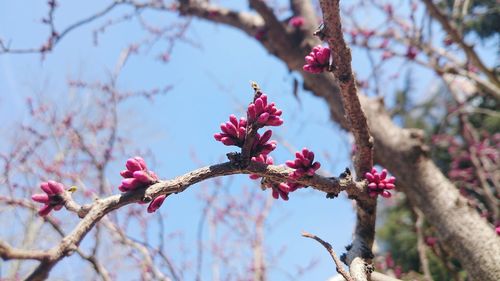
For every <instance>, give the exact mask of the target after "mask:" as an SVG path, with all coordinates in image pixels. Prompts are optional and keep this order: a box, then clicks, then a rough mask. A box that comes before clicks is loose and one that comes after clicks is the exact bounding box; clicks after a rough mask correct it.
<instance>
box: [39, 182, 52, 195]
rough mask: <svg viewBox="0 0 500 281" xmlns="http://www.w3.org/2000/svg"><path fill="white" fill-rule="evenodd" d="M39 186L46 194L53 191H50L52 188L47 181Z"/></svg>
mask: <svg viewBox="0 0 500 281" xmlns="http://www.w3.org/2000/svg"><path fill="white" fill-rule="evenodd" d="M40 188H41V189H42V190H43V191H44V192H45V193H47V194H48V195H53V194H54V192H52V188H50V187H49V183H48V182H42V183H41V184H40Z"/></svg>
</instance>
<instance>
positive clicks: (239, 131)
mask: <svg viewBox="0 0 500 281" xmlns="http://www.w3.org/2000/svg"><path fill="white" fill-rule="evenodd" d="M246 126H247V121H246V119H245V118H243V117H242V118H240V120H238V118H236V116H234V115H232V114H231V115H230V116H229V122H226V123H223V124H221V125H220V128H221V130H222V133H217V134H215V135H214V138H215V139H216V140H218V141H220V142H222V143H223V144H224V145H235V146H238V147H242V146H243V143H244V142H245V134H246Z"/></svg>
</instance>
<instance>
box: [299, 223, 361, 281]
mask: <svg viewBox="0 0 500 281" xmlns="http://www.w3.org/2000/svg"><path fill="white" fill-rule="evenodd" d="M302 236H304V237H307V238H311V239H314V240H316V241H318V242H319V243H320V244H321V245H322V246H323V247H325V249H326V250H327V251H328V253H330V256H331V257H332V259H333V262H335V266H336V267H337V272H338V273H340V274H341V275H342V276H343V277H344V279H345V280H347V281H354V279H352V277H351V275H349V273H347V271H345V270H344V267H343V265H342V262H341V261H340V259H339V258H338V257H337V255H336V254H335V251H334V250H333V247H332V245H330V243H328V242H325V241H324V240H323V239H321V238H319V237H318V236H316V235H313V234H311V233H308V232H302Z"/></svg>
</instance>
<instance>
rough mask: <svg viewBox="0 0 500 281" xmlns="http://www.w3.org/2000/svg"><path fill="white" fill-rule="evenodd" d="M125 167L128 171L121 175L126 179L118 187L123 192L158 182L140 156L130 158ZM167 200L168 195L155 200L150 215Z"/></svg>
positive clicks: (150, 205) (149, 208) (122, 172)
mask: <svg viewBox="0 0 500 281" xmlns="http://www.w3.org/2000/svg"><path fill="white" fill-rule="evenodd" d="M125 166H126V167H127V169H126V170H123V171H121V172H120V175H121V176H122V177H123V178H124V179H123V180H122V184H121V185H120V186H119V187H118V189H120V191H121V192H127V191H131V190H135V189H137V188H143V187H148V186H150V185H151V184H153V183H155V182H158V176H157V175H156V174H155V173H154V172H153V171H150V170H148V167H147V165H146V162H145V161H144V159H142V158H141V157H139V156H136V157H134V158H129V159H128V160H127V163H126V164H125ZM165 198H167V196H166V195H160V196H157V197H156V198H155V199H153V201H151V203H149V206H148V213H153V212H156V210H158V209H159V208H160V207H161V205H162V204H163V201H165Z"/></svg>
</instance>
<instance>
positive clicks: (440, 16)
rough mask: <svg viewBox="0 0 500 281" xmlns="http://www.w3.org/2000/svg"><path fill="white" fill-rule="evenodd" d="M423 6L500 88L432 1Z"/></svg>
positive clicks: (491, 74) (497, 85) (425, 0)
mask: <svg viewBox="0 0 500 281" xmlns="http://www.w3.org/2000/svg"><path fill="white" fill-rule="evenodd" d="M423 2H424V3H425V6H426V7H427V9H428V10H429V13H430V14H431V15H432V17H434V18H435V19H436V20H437V21H438V22H439V23H440V24H441V26H442V27H443V29H444V30H445V31H446V32H447V33H448V35H450V37H451V39H453V41H455V42H456V43H457V44H458V45H459V46H460V48H462V49H463V50H464V52H465V55H466V56H467V58H468V59H469V60H470V61H471V62H472V63H473V64H474V65H475V66H477V67H478V68H479V69H480V70H481V71H482V72H483V73H484V74H485V75H486V76H487V77H488V79H489V80H490V81H491V82H492V83H493V84H495V85H496V87H497V88H498V87H500V80H499V79H498V77H497V76H496V75H495V73H494V72H493V71H492V70H490V69H489V68H488V67H486V65H485V64H484V63H483V61H482V60H481V59H480V58H479V56H478V55H477V53H476V52H475V51H474V48H473V47H472V46H470V45H468V44H467V43H465V41H464V39H463V36H462V35H461V34H460V33H459V31H458V30H457V29H456V28H455V27H454V26H453V24H452V22H451V21H449V20H448V19H447V18H446V16H445V15H444V14H443V13H441V11H440V10H439V8H438V7H437V6H436V5H435V4H434V3H433V2H432V0H423Z"/></svg>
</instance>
